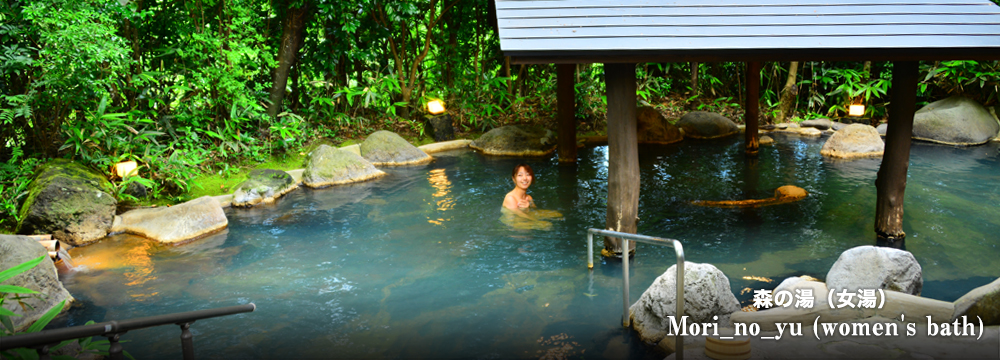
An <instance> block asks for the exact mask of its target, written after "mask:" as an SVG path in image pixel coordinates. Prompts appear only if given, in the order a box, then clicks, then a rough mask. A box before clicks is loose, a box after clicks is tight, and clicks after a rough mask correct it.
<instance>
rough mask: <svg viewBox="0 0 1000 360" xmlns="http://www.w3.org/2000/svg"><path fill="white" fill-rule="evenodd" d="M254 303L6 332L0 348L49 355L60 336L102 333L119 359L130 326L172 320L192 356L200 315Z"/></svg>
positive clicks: (204, 316)
mask: <svg viewBox="0 0 1000 360" xmlns="http://www.w3.org/2000/svg"><path fill="white" fill-rule="evenodd" d="M256 309H257V305H254V303H249V304H245V305H236V306H228V307H221V308H215V309H207V310H196V311H188V312H182V313H173V314H167V315H157V316H149V317H143V318H137V319H128V320H122V321H115V320H112V321H107V322H102V323H98V324H92V325H82V326H73V327H68V328H62V329H52V330H44V331H40V332H37V333H31V334H21V335H14V336H6V337H4V338H3V341H2V342H0V351H3V350H8V349H18V348H34V349H35V351H37V352H38V358H39V359H49V354H48V353H49V348H50V347H51V346H54V345H57V344H59V343H60V342H62V341H63V340H71V339H79V338H85V337H88V336H105V337H107V338H108V340H109V341H110V347H109V348H108V354H109V356H110V357H111V359H112V360H118V359H122V358H123V355H122V345H121V344H120V343H119V341H118V340H119V338H120V337H121V335H122V334H125V333H126V332H128V331H130V330H138V329H144V328H149V327H154V326H161V325H169V324H175V325H179V326H180V327H181V348H182V350H183V352H184V359H185V360H192V359H194V335H193V334H191V330H189V328H190V326H191V324H192V323H194V322H195V321H197V320H201V319H208V318H214V317H219V316H226V315H233V314H239V313H246V312H253V311H254V310H256Z"/></svg>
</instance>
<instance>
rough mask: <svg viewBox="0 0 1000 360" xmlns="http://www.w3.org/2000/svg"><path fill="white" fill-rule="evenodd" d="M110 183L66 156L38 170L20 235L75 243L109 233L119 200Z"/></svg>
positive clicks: (20, 224) (18, 230)
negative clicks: (41, 236) (32, 235)
mask: <svg viewBox="0 0 1000 360" xmlns="http://www.w3.org/2000/svg"><path fill="white" fill-rule="evenodd" d="M112 193H113V191H112V187H111V184H110V183H109V182H108V180H107V179H105V178H104V177H103V176H101V175H98V174H95V173H94V172H92V171H90V169H87V168H86V167H84V166H83V165H80V164H77V163H74V162H72V161H70V160H66V159H55V160H52V161H49V162H47V163H45V164H43V165H42V166H39V167H38V169H37V175H36V176H35V179H34V180H32V182H31V184H30V185H28V197H27V199H26V200H25V201H24V205H22V206H21V212H20V216H21V222H20V223H18V224H17V233H19V234H52V237H53V238H55V239H58V240H62V241H64V242H66V243H69V244H72V245H76V246H79V245H85V244H88V243H90V242H93V241H95V240H97V239H100V238H103V237H104V236H106V235H107V234H108V230H109V229H110V228H111V223H112V221H113V219H114V215H115V209H116V207H117V205H118V201H117V200H115V198H114V196H112V195H111V194H112Z"/></svg>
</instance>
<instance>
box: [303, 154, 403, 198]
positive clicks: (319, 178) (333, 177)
mask: <svg viewBox="0 0 1000 360" xmlns="http://www.w3.org/2000/svg"><path fill="white" fill-rule="evenodd" d="M382 175H385V173H384V172H382V171H381V170H379V169H376V168H375V166H374V165H372V163H370V162H368V160H365V158H363V157H361V155H358V154H355V153H352V152H350V151H344V150H340V149H337V148H333V147H329V146H326V145H320V146H319V147H318V148H316V150H313V151H312V152H311V153H309V156H308V158H307V159H306V169H305V171H303V172H302V183H303V184H305V185H306V186H308V187H312V188H317V187H324V186H330V185H339V184H349V183H353V182H360V181H365V180H371V179H374V178H377V177H379V176H382Z"/></svg>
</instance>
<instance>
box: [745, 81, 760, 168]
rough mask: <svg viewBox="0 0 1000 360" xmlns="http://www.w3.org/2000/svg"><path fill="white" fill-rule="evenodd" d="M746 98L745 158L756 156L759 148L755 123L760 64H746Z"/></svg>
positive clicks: (758, 97) (757, 115)
mask: <svg viewBox="0 0 1000 360" xmlns="http://www.w3.org/2000/svg"><path fill="white" fill-rule="evenodd" d="M746 86H747V98H746V104H744V105H745V106H744V108H743V110H744V113H743V123H744V124H746V129H745V131H744V134H745V135H746V136H745V138H746V153H747V156H757V150H758V148H759V147H760V135H759V134H758V130H757V121H758V119H760V62H757V61H750V62H747V81H746Z"/></svg>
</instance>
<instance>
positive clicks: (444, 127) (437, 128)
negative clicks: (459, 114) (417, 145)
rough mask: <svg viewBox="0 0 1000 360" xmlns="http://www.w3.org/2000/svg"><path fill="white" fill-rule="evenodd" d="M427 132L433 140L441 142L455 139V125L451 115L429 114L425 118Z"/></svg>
mask: <svg viewBox="0 0 1000 360" xmlns="http://www.w3.org/2000/svg"><path fill="white" fill-rule="evenodd" d="M427 125H428V126H427V130H428V131H427V132H428V135H430V136H431V137H432V138H434V141H437V142H442V141H448V140H454V139H455V126H454V125H453V123H452V121H451V115H447V114H445V115H440V116H430V117H428V118H427Z"/></svg>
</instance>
